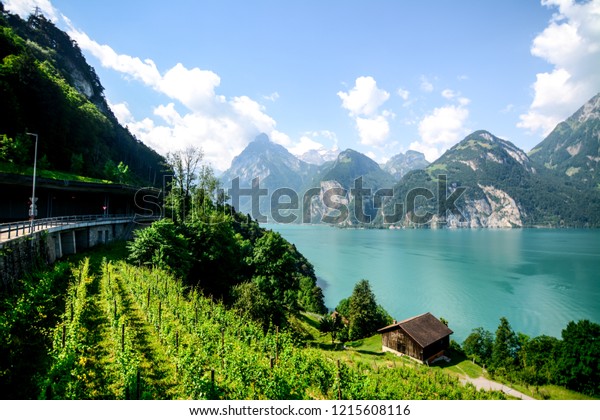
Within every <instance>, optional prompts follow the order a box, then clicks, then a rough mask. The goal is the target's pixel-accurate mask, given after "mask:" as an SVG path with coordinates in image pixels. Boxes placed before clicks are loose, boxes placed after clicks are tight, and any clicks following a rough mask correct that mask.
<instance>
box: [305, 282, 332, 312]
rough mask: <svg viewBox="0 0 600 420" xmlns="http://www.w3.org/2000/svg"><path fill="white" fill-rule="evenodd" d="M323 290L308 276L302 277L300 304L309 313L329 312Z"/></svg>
mask: <svg viewBox="0 0 600 420" xmlns="http://www.w3.org/2000/svg"><path fill="white" fill-rule="evenodd" d="M323 301H324V296H323V290H322V289H321V288H320V287H319V286H317V285H316V283H315V281H314V279H312V278H310V277H308V276H301V277H300V290H299V291H298V303H299V304H300V306H301V307H302V309H304V310H305V311H307V312H313V313H317V314H322V313H324V312H326V311H327V308H326V307H325V304H324V302H323Z"/></svg>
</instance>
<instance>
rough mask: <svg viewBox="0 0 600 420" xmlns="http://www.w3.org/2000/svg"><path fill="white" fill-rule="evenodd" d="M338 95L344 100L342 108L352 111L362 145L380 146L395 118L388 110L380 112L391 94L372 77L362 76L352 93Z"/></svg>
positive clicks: (351, 114)
mask: <svg viewBox="0 0 600 420" xmlns="http://www.w3.org/2000/svg"><path fill="white" fill-rule="evenodd" d="M337 95H338V96H339V97H340V99H341V100H342V108H344V109H347V110H348V111H350V116H351V117H352V118H354V121H355V123H356V129H357V131H358V136H359V137H360V142H361V144H364V145H366V146H380V145H381V144H382V143H383V142H384V141H385V140H386V139H387V137H388V135H389V133H390V125H389V123H388V118H393V117H395V115H394V113H393V112H391V111H388V110H383V111H381V112H379V107H380V106H381V105H383V104H384V103H385V102H386V101H387V100H388V99H389V98H390V94H389V93H388V92H386V91H385V90H383V89H379V88H378V87H377V82H376V81H375V79H373V78H372V77H371V76H361V77H358V78H357V79H356V82H355V85H354V87H353V88H352V89H351V90H350V91H348V92H338V93H337ZM406 95H408V92H407V93H406ZM407 97H408V96H407Z"/></svg>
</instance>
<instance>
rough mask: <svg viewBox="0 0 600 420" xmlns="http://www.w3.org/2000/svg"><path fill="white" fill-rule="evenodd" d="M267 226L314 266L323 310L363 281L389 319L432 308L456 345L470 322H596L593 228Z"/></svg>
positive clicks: (598, 297) (599, 263) (538, 325)
mask: <svg viewBox="0 0 600 420" xmlns="http://www.w3.org/2000/svg"><path fill="white" fill-rule="evenodd" d="M266 227H267V228H269V229H273V230H276V231H278V232H280V233H281V234H282V235H283V236H284V237H285V238H286V239H288V240H289V241H290V242H292V243H294V244H296V247H297V248H298V250H299V251H300V252H301V253H302V254H304V255H305V256H306V257H307V258H308V259H309V260H310V261H311V262H312V264H313V265H314V267H315V272H316V274H317V276H318V278H319V284H320V286H321V287H322V288H323V292H324V294H325V304H326V305H327V306H328V307H329V308H334V307H335V306H336V305H337V303H338V302H339V301H340V300H341V299H342V298H345V297H348V296H350V295H351V294H352V290H353V287H354V284H355V283H356V282H357V281H358V280H360V279H363V278H364V279H368V280H369V281H370V283H371V287H372V289H373V291H374V293H375V295H376V297H377V301H378V302H379V303H380V304H382V305H383V307H384V308H386V309H387V311H388V312H389V313H390V315H392V317H394V318H396V319H398V320H401V319H405V318H408V317H411V316H414V315H418V314H421V313H424V312H431V313H432V314H433V315H435V316H437V317H444V318H446V319H447V320H448V321H449V322H450V328H451V329H452V330H453V331H454V335H453V336H452V338H453V339H455V340H457V341H459V342H462V341H463V340H464V339H465V338H466V337H467V335H468V334H469V333H470V332H471V330H472V329H473V328H476V327H480V326H481V327H484V328H486V329H488V330H490V331H491V332H492V333H493V332H495V331H496V328H497V326H498V323H499V319H500V317H502V316H505V317H506V318H507V319H508V320H509V322H510V323H511V326H512V328H513V330H515V331H517V332H523V333H525V334H527V335H530V336H537V335H541V334H546V335H552V336H555V337H560V333H561V331H562V329H563V328H564V327H565V326H566V325H567V323H568V322H569V321H571V320H579V319H589V320H591V321H593V322H597V323H600V231H598V230H551V229H513V230H492V229H456V230H451V229H440V230H426V229H420V230H412V229H408V230H353V229H337V228H333V227H329V226H313V225H267V226H266Z"/></svg>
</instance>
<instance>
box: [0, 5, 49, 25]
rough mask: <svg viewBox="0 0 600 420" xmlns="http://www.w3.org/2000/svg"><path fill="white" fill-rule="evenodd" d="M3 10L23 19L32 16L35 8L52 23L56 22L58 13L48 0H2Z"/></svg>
mask: <svg viewBox="0 0 600 420" xmlns="http://www.w3.org/2000/svg"><path fill="white" fill-rule="evenodd" d="M3 3H4V8H5V9H6V10H8V11H9V12H11V13H14V14H17V15H19V16H21V17H22V18H23V19H26V18H27V17H29V15H31V14H33V12H34V11H35V8H36V7H39V10H40V11H41V12H42V13H43V14H44V16H46V18H48V19H49V20H50V21H52V22H56V21H57V20H58V13H57V11H56V9H55V8H54V6H52V3H51V2H50V0H3Z"/></svg>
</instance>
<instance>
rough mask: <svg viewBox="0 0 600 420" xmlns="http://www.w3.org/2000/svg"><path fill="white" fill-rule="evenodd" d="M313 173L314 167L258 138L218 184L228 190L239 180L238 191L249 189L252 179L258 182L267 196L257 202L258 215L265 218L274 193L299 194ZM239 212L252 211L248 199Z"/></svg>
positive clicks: (266, 137)
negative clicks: (262, 215)
mask: <svg viewBox="0 0 600 420" xmlns="http://www.w3.org/2000/svg"><path fill="white" fill-rule="evenodd" d="M316 169H317V167H316V166H315V165H310V164H308V163H306V162H303V161H301V160H300V159H298V158H297V157H296V156H294V155H292V154H291V153H290V152H288V150H287V149H286V148H285V147H283V146H281V145H279V144H276V143H273V142H272V141H271V140H269V137H268V136H267V135H266V134H260V135H259V136H257V137H256V138H255V139H254V141H252V142H250V144H248V146H247V147H246V148H245V149H244V150H243V151H242V153H240V154H239V155H238V156H236V157H235V158H234V159H233V161H232V163H231V167H230V168H229V169H228V170H227V171H225V172H224V173H223V175H222V176H221V183H222V185H223V187H224V188H225V189H226V190H229V189H231V188H232V187H233V183H234V180H235V179H236V178H239V185H240V186H241V188H248V187H249V186H251V184H252V180H253V179H255V178H259V180H260V188H264V189H267V190H268V195H267V196H262V197H261V199H260V210H261V214H265V215H266V214H267V213H270V211H269V210H270V199H269V197H270V196H271V194H272V193H273V192H274V191H276V190H278V189H280V188H291V189H292V190H294V191H295V192H296V193H297V194H300V193H301V191H302V188H303V185H304V184H305V183H306V182H308V180H309V179H311V176H312V174H313V173H314V172H315V171H316ZM234 205H235V204H234ZM240 211H242V212H244V213H248V212H250V211H251V203H250V200H249V199H247V198H246V199H243V200H240Z"/></svg>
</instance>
